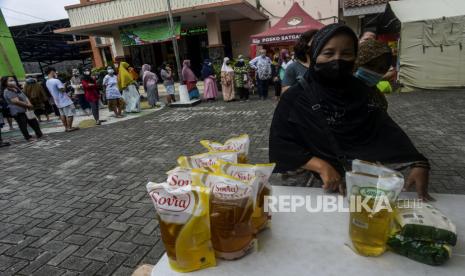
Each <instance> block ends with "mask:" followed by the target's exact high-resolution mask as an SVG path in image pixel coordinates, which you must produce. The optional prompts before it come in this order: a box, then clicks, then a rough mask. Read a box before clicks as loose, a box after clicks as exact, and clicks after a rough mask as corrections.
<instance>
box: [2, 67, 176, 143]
mask: <svg viewBox="0 0 465 276" xmlns="http://www.w3.org/2000/svg"><path fill="white" fill-rule="evenodd" d="M81 71H82V73H81ZM81 71H80V70H79V69H77V68H74V69H73V70H72V77H71V78H70V79H69V81H65V80H63V79H60V78H59V77H58V73H57V70H56V69H55V68H53V67H49V68H47V69H46V70H45V77H44V78H43V80H42V81H41V80H39V79H38V78H35V77H28V78H27V79H26V81H25V83H24V85H21V84H20V83H19V82H18V79H17V78H16V76H4V77H2V78H1V86H0V92H1V95H0V131H1V128H2V127H3V126H4V125H5V122H6V123H8V125H9V127H10V130H11V129H13V119H14V120H15V121H16V123H17V125H18V127H19V129H20V131H21V133H22V134H23V136H24V139H25V140H27V141H33V140H35V139H33V137H32V135H31V134H30V133H29V131H28V126H29V127H31V128H32V130H33V131H34V133H35V136H36V139H40V138H42V137H43V133H42V131H41V128H40V122H42V116H43V115H44V116H45V117H46V120H47V121H50V116H49V115H50V114H52V113H55V115H56V116H57V117H59V118H60V120H61V122H62V124H63V126H64V128H65V131H66V132H72V131H76V130H78V129H79V128H78V127H74V126H73V121H74V116H75V115H76V105H78V106H79V107H80V109H81V110H82V111H83V112H84V114H86V115H90V114H92V116H93V118H94V120H95V124H96V125H101V124H102V123H103V122H105V120H102V119H100V114H99V109H100V107H101V106H103V103H105V104H107V105H108V109H109V110H110V111H111V112H114V114H115V117H116V118H122V117H124V115H123V114H125V113H134V112H140V111H141V105H140V101H141V95H140V93H139V90H138V86H139V84H138V80H139V79H140V81H141V83H142V86H143V88H144V90H145V92H146V95H147V102H148V104H149V106H150V107H152V108H153V107H156V106H157V103H158V102H159V95H158V86H157V83H158V77H157V74H155V73H153V72H152V71H151V66H150V65H148V64H144V65H143V66H142V70H141V78H139V74H137V72H136V70H134V68H132V67H130V66H129V64H128V63H126V62H120V63H119V64H118V65H117V71H118V74H116V70H115V68H114V67H113V66H108V67H107V68H106V72H105V73H103V74H102V73H100V74H95V73H94V74H93V72H92V70H91V68H84V69H82V70H81ZM160 74H161V78H162V80H163V84H164V86H165V87H166V90H167V93H168V97H167V100H168V103H171V102H174V101H175V97H174V80H173V73H172V71H171V68H170V67H169V65H167V64H165V65H163V66H162V68H161V71H160ZM9 145H10V143H8V142H4V141H3V140H2V138H1V132H0V147H5V146H9Z"/></svg>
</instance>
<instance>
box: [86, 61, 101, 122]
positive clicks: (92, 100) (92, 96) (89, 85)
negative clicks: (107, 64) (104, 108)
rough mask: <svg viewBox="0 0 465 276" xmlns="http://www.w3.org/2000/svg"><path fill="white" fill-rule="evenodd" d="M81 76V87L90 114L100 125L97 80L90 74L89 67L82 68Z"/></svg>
mask: <svg viewBox="0 0 465 276" xmlns="http://www.w3.org/2000/svg"><path fill="white" fill-rule="evenodd" d="M82 73H83V77H82V88H83V89H84V96H85V97H86V101H87V102H88V103H89V104H90V108H91V110H92V116H94V120H95V124H96V125H101V124H102V122H101V121H100V114H99V99H100V93H99V91H98V86H97V82H96V81H95V79H94V78H93V77H92V75H91V71H90V69H89V68H86V69H84V71H83V72H82Z"/></svg>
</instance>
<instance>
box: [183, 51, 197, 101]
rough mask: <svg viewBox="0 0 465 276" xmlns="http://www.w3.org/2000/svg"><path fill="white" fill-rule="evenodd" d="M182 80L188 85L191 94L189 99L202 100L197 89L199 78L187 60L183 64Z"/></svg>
mask: <svg viewBox="0 0 465 276" xmlns="http://www.w3.org/2000/svg"><path fill="white" fill-rule="evenodd" d="M181 73H182V79H183V80H184V83H185V84H186V85H187V91H188V92H189V99H191V100H192V99H198V98H200V94H199V89H198V88H197V77H196V76H195V74H194V72H192V69H191V61H190V60H188V59H186V60H184V62H183V63H182V72H181Z"/></svg>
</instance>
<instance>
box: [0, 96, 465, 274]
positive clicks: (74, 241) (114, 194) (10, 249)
mask: <svg viewBox="0 0 465 276" xmlns="http://www.w3.org/2000/svg"><path fill="white" fill-rule="evenodd" d="M464 95H465V91H433V92H414V93H409V94H400V95H391V96H389V102H390V109H389V112H390V114H391V115H392V117H393V118H394V119H395V120H396V121H397V122H398V123H399V124H400V125H401V126H402V127H403V128H404V129H405V131H406V132H407V133H408V134H409V135H410V137H411V138H412V139H413V140H414V142H415V144H416V145H417V146H418V148H419V149H420V151H422V152H423V153H424V154H425V155H426V156H427V157H428V158H430V160H431V163H432V166H433V169H432V182H431V190H432V191H433V192H439V193H460V194H465V124H464V122H465V96H464ZM274 107H275V102H273V101H272V100H268V101H258V100H257V99H256V96H254V97H253V98H252V100H251V101H249V102H233V103H228V104H226V103H223V102H215V103H202V104H201V105H199V106H196V107H193V108H188V109H171V108H164V109H162V110H160V111H158V112H154V113H150V114H147V115H146V116H140V117H137V118H134V119H132V120H126V121H120V122H117V123H114V124H107V125H103V126H100V127H96V128H88V129H82V130H79V131H76V132H72V133H64V132H58V133H52V134H49V135H48V137H47V138H46V139H44V140H41V141H38V142H34V143H17V144H14V145H13V146H11V147H10V148H2V149H0V183H1V185H0V221H1V223H0V275H13V274H18V275H29V274H34V275H78V274H79V275H130V274H131V273H132V271H133V270H134V268H135V267H136V266H138V265H139V264H143V263H150V264H154V263H156V262H157V260H158V259H159V258H160V256H161V255H162V254H163V252H164V249H163V244H162V242H161V241H160V232H159V229H158V223H157V221H156V220H155V211H154V208H153V205H152V203H151V201H150V200H149V198H148V196H147V193H146V190H145V184H146V183H147V182H148V181H163V180H164V179H165V172H166V171H167V170H169V169H171V168H173V167H174V166H175V162H176V158H177V157H178V156H180V155H190V154H195V153H200V152H204V149H203V148H202V147H201V145H200V144H199V140H201V139H213V140H217V141H224V140H225V139H227V138H229V137H231V136H234V135H239V134H242V133H248V134H249V135H250V137H251V140H252V144H251V151H250V159H251V162H267V159H268V129H269V126H270V122H271V117H272V114H273V109H274Z"/></svg>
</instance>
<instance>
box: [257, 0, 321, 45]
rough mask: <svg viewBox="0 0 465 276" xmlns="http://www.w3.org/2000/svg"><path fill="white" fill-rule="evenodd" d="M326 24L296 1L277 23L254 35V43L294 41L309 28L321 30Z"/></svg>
mask: <svg viewBox="0 0 465 276" xmlns="http://www.w3.org/2000/svg"><path fill="white" fill-rule="evenodd" d="M323 26H324V25H323V24H322V23H321V22H319V21H318V20H316V19H314V18H313V17H311V16H310V15H309V14H308V13H307V12H306V11H304V10H303V9H302V8H301V7H300V6H299V4H298V3H297V2H296V3H294V4H293V5H292V7H291V9H290V10H289V11H288V12H287V13H286V15H284V16H283V17H282V18H281V19H280V20H279V21H278V23H276V25H274V26H273V27H271V28H270V29H268V30H266V31H264V32H261V33H259V34H255V35H252V36H251V37H250V39H251V40H252V44H259V45H263V44H283V45H284V44H289V43H294V42H295V41H297V40H298V39H299V37H300V36H301V35H302V34H303V33H304V32H306V31H308V30H319V29H320V28H322V27H323Z"/></svg>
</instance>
